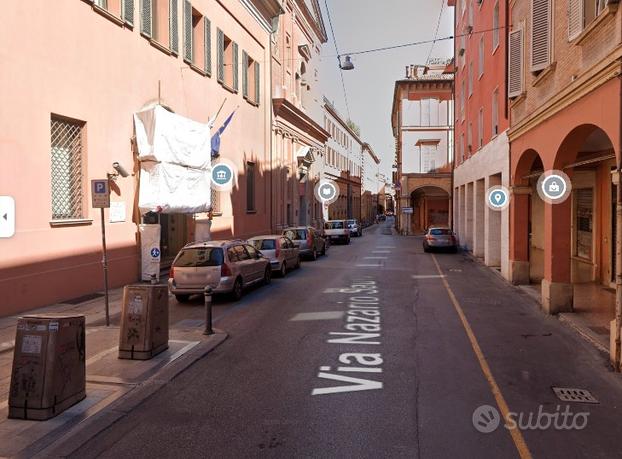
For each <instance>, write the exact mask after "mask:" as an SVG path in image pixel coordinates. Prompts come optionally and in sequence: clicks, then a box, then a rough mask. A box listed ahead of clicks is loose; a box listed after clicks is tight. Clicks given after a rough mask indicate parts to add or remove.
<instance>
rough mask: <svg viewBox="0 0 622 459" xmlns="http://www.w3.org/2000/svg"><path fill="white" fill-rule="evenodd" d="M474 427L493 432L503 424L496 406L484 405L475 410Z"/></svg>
mask: <svg viewBox="0 0 622 459" xmlns="http://www.w3.org/2000/svg"><path fill="white" fill-rule="evenodd" d="M472 419H473V427H475V429H477V431H478V432H481V433H491V432H494V431H495V430H497V427H499V424H501V416H500V415H499V411H497V409H496V408H495V407H494V406H490V405H482V406H478V407H477V408H476V409H475V411H473V418H472Z"/></svg>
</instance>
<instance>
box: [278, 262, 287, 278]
mask: <svg viewBox="0 0 622 459" xmlns="http://www.w3.org/2000/svg"><path fill="white" fill-rule="evenodd" d="M286 274H287V263H285V262H283V263H281V269H280V270H279V275H280V276H281V277H285V275H286Z"/></svg>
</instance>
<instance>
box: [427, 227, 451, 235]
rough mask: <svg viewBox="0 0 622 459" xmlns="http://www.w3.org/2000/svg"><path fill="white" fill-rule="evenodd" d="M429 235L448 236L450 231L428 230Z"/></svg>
mask: <svg viewBox="0 0 622 459" xmlns="http://www.w3.org/2000/svg"><path fill="white" fill-rule="evenodd" d="M430 234H431V235H432V236H446V235H448V234H451V231H449V230H448V229H439V228H437V229H431V230H430Z"/></svg>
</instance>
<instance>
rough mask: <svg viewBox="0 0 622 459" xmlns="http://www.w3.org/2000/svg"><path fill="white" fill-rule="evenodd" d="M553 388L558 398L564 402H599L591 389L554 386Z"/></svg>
mask: <svg viewBox="0 0 622 459" xmlns="http://www.w3.org/2000/svg"><path fill="white" fill-rule="evenodd" d="M552 389H553V392H555V395H557V398H559V399H560V400H562V401H564V402H576V403H598V400H596V397H594V396H593V395H592V394H591V392H590V391H589V390H585V389H577V388H574V387H553V388H552Z"/></svg>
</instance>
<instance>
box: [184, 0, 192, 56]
mask: <svg viewBox="0 0 622 459" xmlns="http://www.w3.org/2000/svg"><path fill="white" fill-rule="evenodd" d="M192 56H193V53H192V5H191V4H190V2H189V1H188V0H184V60H185V61H186V62H189V63H192Z"/></svg>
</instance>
